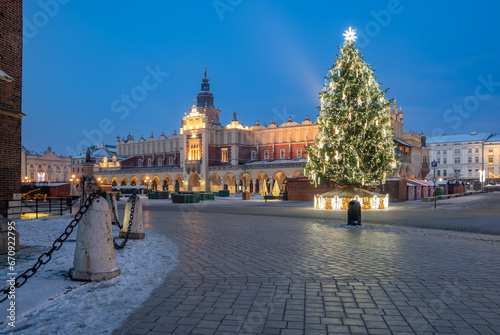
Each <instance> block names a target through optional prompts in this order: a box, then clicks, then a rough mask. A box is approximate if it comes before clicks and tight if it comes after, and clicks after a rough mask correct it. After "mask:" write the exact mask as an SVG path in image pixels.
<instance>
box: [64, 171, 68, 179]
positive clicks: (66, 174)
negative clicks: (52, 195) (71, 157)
mask: <svg viewBox="0 0 500 335" xmlns="http://www.w3.org/2000/svg"><path fill="white" fill-rule="evenodd" d="M64 180H68V173H67V172H64Z"/></svg>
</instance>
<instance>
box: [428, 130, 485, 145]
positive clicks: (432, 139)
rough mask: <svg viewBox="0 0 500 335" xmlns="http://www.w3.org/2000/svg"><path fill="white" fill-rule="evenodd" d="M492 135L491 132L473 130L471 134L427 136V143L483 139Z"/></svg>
mask: <svg viewBox="0 0 500 335" xmlns="http://www.w3.org/2000/svg"><path fill="white" fill-rule="evenodd" d="M490 135H491V133H475V132H472V133H470V134H456V135H441V136H430V137H427V144H436V143H449V142H470V141H483V140H485V139H486V138H487V137H488V136H490Z"/></svg>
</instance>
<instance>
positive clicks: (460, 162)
mask: <svg viewBox="0 0 500 335" xmlns="http://www.w3.org/2000/svg"><path fill="white" fill-rule="evenodd" d="M490 136H491V133H477V132H471V133H470V134H457V135H442V136H433V137H427V148H429V150H430V160H431V161H434V160H435V161H436V162H437V168H436V178H437V179H444V180H458V181H464V182H469V183H471V182H473V181H479V174H480V171H482V170H484V168H485V164H484V162H485V142H486V140H488V138H489V137H490ZM493 147H494V145H493V143H492V149H493ZM431 172H432V173H429V175H428V178H429V179H431V178H433V176H434V172H433V171H431ZM492 172H493V167H492Z"/></svg>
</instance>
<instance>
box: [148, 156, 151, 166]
mask: <svg viewBox="0 0 500 335" xmlns="http://www.w3.org/2000/svg"><path fill="white" fill-rule="evenodd" d="M148 166H151V158H148Z"/></svg>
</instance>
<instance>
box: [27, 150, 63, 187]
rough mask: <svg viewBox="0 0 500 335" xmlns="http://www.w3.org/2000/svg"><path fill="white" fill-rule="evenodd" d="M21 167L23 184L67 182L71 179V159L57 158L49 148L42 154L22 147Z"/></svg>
mask: <svg viewBox="0 0 500 335" xmlns="http://www.w3.org/2000/svg"><path fill="white" fill-rule="evenodd" d="M21 166H22V177H21V180H22V181H23V182H37V183H44V182H45V183H52V182H67V181H69V180H70V178H71V157H64V156H57V155H56V154H55V153H53V152H52V149H51V148H50V146H49V147H48V148H47V150H46V151H45V152H44V153H43V154H37V153H34V152H31V151H28V150H26V149H25V148H24V147H23V150H22V154H21Z"/></svg>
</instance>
